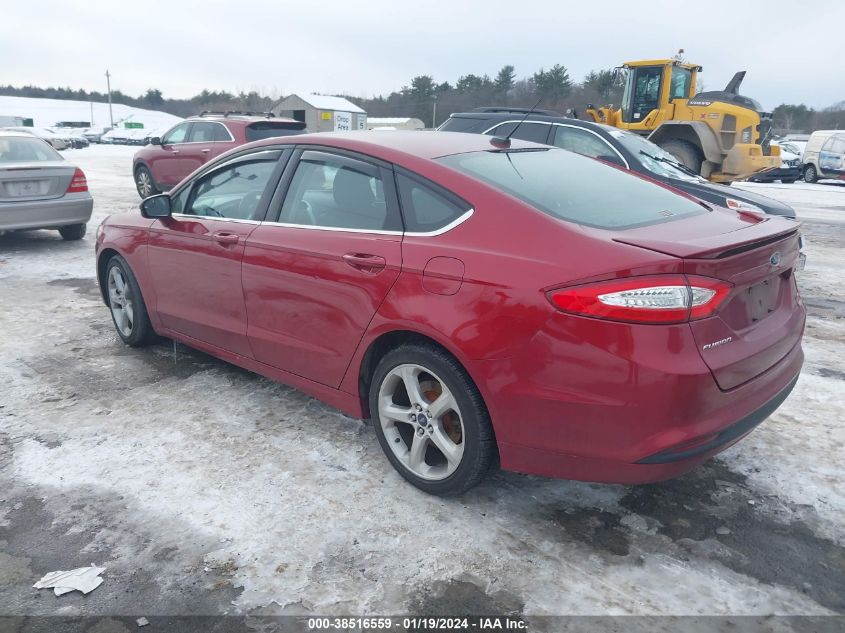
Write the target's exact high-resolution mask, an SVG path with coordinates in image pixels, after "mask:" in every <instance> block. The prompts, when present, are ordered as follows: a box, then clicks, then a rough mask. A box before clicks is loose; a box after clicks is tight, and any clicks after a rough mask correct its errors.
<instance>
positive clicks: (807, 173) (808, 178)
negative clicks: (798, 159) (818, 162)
mask: <svg viewBox="0 0 845 633" xmlns="http://www.w3.org/2000/svg"><path fill="white" fill-rule="evenodd" d="M818 179H819V174H818V172H817V171H816V166H815V165H807V166H806V167H804V182H816V181H817V180H818Z"/></svg>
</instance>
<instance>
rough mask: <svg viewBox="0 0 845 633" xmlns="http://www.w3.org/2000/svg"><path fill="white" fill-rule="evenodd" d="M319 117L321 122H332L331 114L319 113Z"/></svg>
mask: <svg viewBox="0 0 845 633" xmlns="http://www.w3.org/2000/svg"><path fill="white" fill-rule="evenodd" d="M320 116H321V117H322V119H323V121H331V120H332V113H331V112H321V113H320Z"/></svg>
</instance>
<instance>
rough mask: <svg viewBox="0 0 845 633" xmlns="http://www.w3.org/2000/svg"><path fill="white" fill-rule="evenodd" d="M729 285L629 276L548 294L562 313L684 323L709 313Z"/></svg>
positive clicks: (701, 279) (707, 280)
mask: <svg viewBox="0 0 845 633" xmlns="http://www.w3.org/2000/svg"><path fill="white" fill-rule="evenodd" d="M730 290H731V284H729V283H727V282H724V281H719V280H718V279H710V278H709V277H697V276H691V275H690V276H686V277H685V276H683V275H659V276H653V277H629V278H627V279H615V280H613V281H604V282H600V283H595V284H587V285H584V286H576V287H573V288H560V289H558V290H552V291H550V292H549V293H548V297H549V300H550V301H551V302H552V304H553V305H554V306H555V307H557V308H558V309H560V310H563V311H564V312H571V313H573V314H580V315H583V316H589V317H595V318H599V319H610V320H613V321H629V322H633V323H684V322H685V321H690V320H694V319H703V318H704V317H708V316H710V315H711V314H713V313H714V312H715V311H716V310H717V309H718V307H719V306H720V305H721V304H722V302H723V301H724V300H725V298H726V297H727V296H728V293H729V292H730Z"/></svg>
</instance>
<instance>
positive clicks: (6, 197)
mask: <svg viewBox="0 0 845 633" xmlns="http://www.w3.org/2000/svg"><path fill="white" fill-rule="evenodd" d="M93 208H94V200H93V198H91V194H90V192H89V191H88V181H87V180H86V178H85V174H84V173H83V172H82V170H81V169H79V167H76V166H74V165H71V164H69V163H68V162H67V161H65V160H64V159H63V158H62V157H61V156H60V155H59V153H58V152H57V151H56V150H54V149H53V148H52V147H51V146H50V145H49V143H47V142H45V141H43V140H41V139H39V138H36V137H34V136H30V135H28V134H21V133H19V132H3V131H0V234H2V233H5V232H7V231H19V230H27V229H57V230H58V231H59V233H61V236H62V237H63V238H64V239H66V240H78V239H81V238H82V237H83V236H84V235H85V226H86V224H87V223H88V220H90V219H91V212H92V210H93Z"/></svg>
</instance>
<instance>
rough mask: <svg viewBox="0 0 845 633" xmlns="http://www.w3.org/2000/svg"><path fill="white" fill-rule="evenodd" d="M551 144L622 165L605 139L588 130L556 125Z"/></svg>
mask: <svg viewBox="0 0 845 633" xmlns="http://www.w3.org/2000/svg"><path fill="white" fill-rule="evenodd" d="M552 145H554V146H555V147H560V148H561V149H566V150H569V151H570V152H575V153H576V154H583V155H584V156H589V157H591V158H600V159H602V160H606V161H608V162H610V163H616V164H617V165H624V163H623V162H622V159H621V158H619V156H618V154H617V153H616V152H615V151H613V148H612V147H611V146H610V145H608V144H607V141H605V140H604V139H602V138H600V137H598V136H596V135H595V134H593V133H592V132H590V131H588V130H582V129H580V128H577V127H567V126H565V125H559V126H556V127H555V137H554V141H552Z"/></svg>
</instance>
